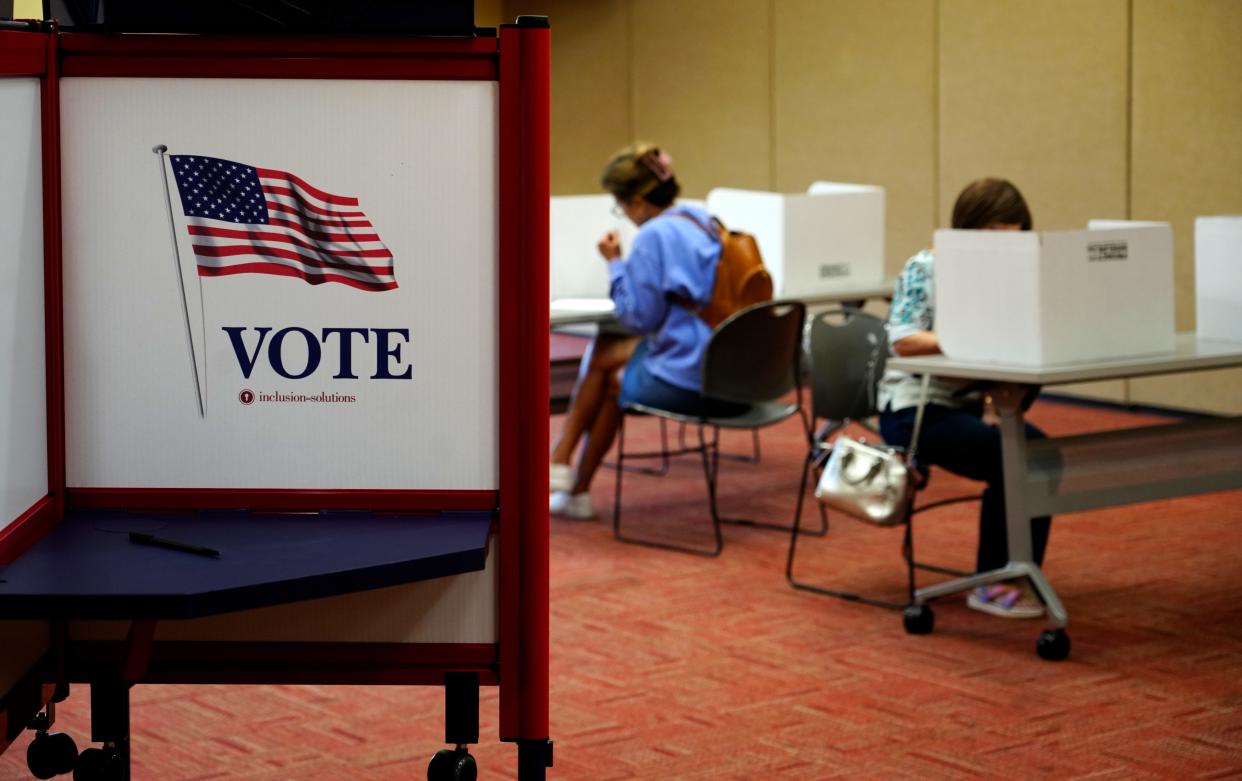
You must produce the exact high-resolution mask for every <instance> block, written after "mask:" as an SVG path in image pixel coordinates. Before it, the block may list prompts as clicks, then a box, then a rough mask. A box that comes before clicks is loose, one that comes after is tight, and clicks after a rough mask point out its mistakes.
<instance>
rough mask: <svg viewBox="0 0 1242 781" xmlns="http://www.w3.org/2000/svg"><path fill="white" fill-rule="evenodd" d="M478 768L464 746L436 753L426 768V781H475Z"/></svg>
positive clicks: (477, 775)
mask: <svg viewBox="0 0 1242 781" xmlns="http://www.w3.org/2000/svg"><path fill="white" fill-rule="evenodd" d="M478 777H479V768H478V766H477V765H475V763H474V757H472V756H470V752H469V751H467V750H466V747H465V746H458V747H457V748H455V749H452V748H445V749H440V750H439V751H437V752H436V755H435V756H434V757H432V758H431V764H430V765H428V766H427V781H475V779H477V778H478Z"/></svg>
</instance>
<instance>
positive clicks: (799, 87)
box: [772, 0, 936, 274]
mask: <svg viewBox="0 0 1242 781" xmlns="http://www.w3.org/2000/svg"><path fill="white" fill-rule="evenodd" d="M935 9H936V6H935V3H934V2H932V0H917V2H910V1H909V0H876V2H869V3H858V2H854V0H778V2H776V4H775V14H774V18H773V36H772V40H773V44H772V45H773V52H774V54H773V131H774V132H773V150H772V153H773V168H774V172H775V182H774V184H775V188H774V189H776V190H779V191H783V192H799V191H802V190H805V189H806V187H807V185H809V184H810V183H811V182H813V181H815V180H816V179H829V180H835V181H846V182H863V183H867V184H879V185H883V186H884V188H885V190H886V198H887V216H886V219H887V234H888V235H887V241H886V247H885V250H886V254H887V267H888V271H889V272H890V273H894V274H895V273H896V272H897V271H899V270H900V269H901V265H902V264H903V263H904V262H905V260H906V258H908V257H909V256H910V255H912V254H913V253H914V252H916V251H918V250H919V249H921V248H923V247H926V246H928V244H929V242H930V241H931V232H932V229H933V228H934V227H935V224H934V223H935V214H934V210H933V208H932V199H933V198H934V192H935V150H936V142H935V111H936V98H935V95H936V72H935V48H934V44H935V21H936V20H935Z"/></svg>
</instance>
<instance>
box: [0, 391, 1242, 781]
mask: <svg viewBox="0 0 1242 781" xmlns="http://www.w3.org/2000/svg"><path fill="white" fill-rule="evenodd" d="M1032 419H1033V420H1034V421H1035V422H1036V423H1038V424H1039V425H1041V426H1042V427H1044V428H1045V429H1046V430H1047V431H1049V432H1050V433H1068V432H1073V431H1087V430H1097V429H1105V428H1111V427H1118V426H1124V425H1133V424H1134V423H1136V422H1140V421H1143V420H1145V419H1144V418H1142V417H1140V416H1137V415H1129V414H1123V413H1118V412H1112V411H1104V410H1099V409H1090V408H1085V407H1077V406H1067V405H1061V404H1055V403H1049V402H1040V403H1039V404H1037V405H1036V407H1035V409H1034V410H1033V413H1032ZM559 427H560V421H559V419H556V418H554V419H553V421H552V430H553V432H554V433H555V432H556V431H558V430H559ZM633 431H634V432H635V433H636V434H637V437H636V439H637V440H638V441H637V442H636V444H638V445H643V444H646V445H650V444H652V443H653V442H654V431H655V427H654V423H652V422H651V421H639V422H638V423H637V424H636V425H635V426H634V427H633ZM727 442H728V443H729V445H730V448H731V449H734V450H738V451H745V450H746V449H747V447H748V445H749V441H748V439H747V438H746V437H745V436H735V437H732V438H730V439H728V440H727ZM762 443H763V458H762V462H761V463H760V464H758V465H749V464H743V463H737V462H725V464H724V466H723V470H724V473H723V475H722V484H721V497H720V501H721V504H722V507H723V508H724V509H726V510H727V511H730V512H735V513H737V514H744V515H750V516H753V517H767V518H771V519H774V520H783V519H786V518H787V517H788V516H789V514H790V513H791V511H792V508H793V500H794V491H795V484H796V480H797V477H798V468H799V465H800V459H801V457H802V453H801V444H800V443H801V433H800V430H799V429H798V427H797V424H795V423H793V422H790V423H786V424H783V425H782V426H780V427H778V428H775V429H771V430H769V431H768V432H765V433H764V435H763V438H762ZM612 478H613V473H612V472H609V471H605V472H601V474H600V479H599V480H598V481H597V485H596V486H595V491H594V495H595V498H596V502H597V504H598V505H599V506H600V507H601V508H609V507H610V506H611V498H612V495H613V488H612ZM970 488H971V484H970V483H967V482H964V481H960V480H957V479H955V478H953V477H951V476H949V475H946V474H943V473H936V474H935V475H934V476H933V479H932V485H931V487H930V488H929V491H928V492H927V494H926V496H927V498H929V499H930V498H935V497H938V496H948V495H952V494H957V493H960V492H962V491H964V490H968V489H970ZM625 496H626V508H627V516H626V517H627V519H628V518H632V519H634V520H635V522H636V524H646V525H647V526H648V529H647V530H648V531H650V532H652V533H669V534H674V535H678V536H679V538H681V539H688V536H689V535H693V534H695V533H706V532H707V527H706V526H705V525H703V524H704V514H705V504H704V502H705V496H704V492H703V485H702V472H701V469H700V468H699V465H698V462H696V461H694V460H693V459H690V458H683V459H680V460H679V461H677V462H675V464H674V466H673V469H672V471H671V473H670V474H669V475H668V476H666V477H663V478H653V477H643V476H638V475H627V476H626V484H625ZM974 511H975V510H974V508H973V507H972V506H969V505H968V506H965V507H960V508H955V509H948V510H945V511H943V512H941V513H939V514H938V515H935V516H932V515H929V516H927V517H926V518H924V519H923V520H922V521H921V522H920V524H919V527H918V530H919V532H918V537H917V539H918V543H919V548H920V552H921V553H922V554H923V557H925V558H927V559H929V560H935V561H938V562H940V563H945V564H949V565H957V566H961V567H967V566H969V564H970V562H971V561H973V549H974V517H973V514H974ZM601 515H602V516H603V519H602V520H599V521H595V522H568V521H559V520H554V521H553V528H552V532H553V534H552V737H553V739H554V740H555V741H556V767H555V768H554V770H553V771H551V776H550V777H551V778H557V779H584V780H590V781H596V780H598V781H604V780H607V779H617V780H620V779H674V778H684V779H766V778H788V779H829V778H840V779H934V778H944V779H959V778H961V779H973V778H1005V779H1043V778H1056V779H1086V778H1091V779H1175V778H1176V779H1183V778H1195V779H1224V778H1242V494H1239V493H1236V492H1235V493H1223V494H1214V495H1207V496H1201V497H1192V498H1187V499H1180V500H1177V501H1168V502H1160V503H1153V504H1145V505H1135V506H1130V507H1122V508H1116V509H1110V510H1102V511H1096V512H1091V513H1081V514H1075V515H1071V516H1064V517H1061V518H1059V519H1058V520H1057V521H1056V522H1055V525H1054V528H1053V533H1052V541H1051V544H1050V548H1049V555H1048V561H1047V563H1046V571H1047V573H1048V575H1049V577H1050V578H1051V580H1052V582H1053V583H1054V585H1055V586H1056V588H1057V590H1058V592H1059V593H1060V595H1061V597H1062V599H1063V600H1064V601H1065V603H1066V606H1067V608H1068V609H1069V611H1070V615H1071V622H1070V634H1071V637H1072V639H1073V653H1072V656H1071V657H1070V659H1069V660H1068V661H1066V662H1062V663H1048V662H1043V661H1041V660H1039V659H1038V658H1037V657H1036V656H1035V654H1034V642H1035V638H1036V636H1037V635H1038V633H1039V630H1040V629H1041V628H1042V623H1041V622H1039V621H1026V622H1021V621H1006V620H1003V619H998V618H992V617H989V616H986V615H982V614H979V613H976V612H974V611H971V610H968V609H966V608H965V607H964V606H963V604H962V601H961V599H960V598H950V599H946V600H944V601H942V602H941V603H939V604H938V605H937V607H936V614H937V621H936V631H935V633H934V634H932V635H929V636H925V637H913V636H908V635H906V634H905V632H904V631H903V630H902V628H901V620H900V617H899V615H898V614H896V613H892V612H887V611H882V610H877V609H874V608H868V607H864V606H860V605H856V604H848V603H843V602H838V601H835V600H827V599H824V598H820V597H816V596H812V595H808V594H805V593H800V592H796V591H794V590H792V589H790V588H789V587H788V586H787V585H786V584H785V581H784V577H783V567H784V557H785V552H786V549H787V545H788V537H787V536H786V535H782V534H778V533H774V532H766V531H758V530H750V529H744V528H729V529H727V530H726V547H725V550H724V553H723V554H722V555H721V557H720V558H718V559H700V558H697V557H692V556H686V555H682V554H677V553H668V552H663V551H657V550H651V549H646V548H641V547H635V546H628V545H622V544H619V543H617V542H614V541H613V540H612V538H611V529H610V526H609V524H608V522H607V519H608V518H609V517H610V515H609V511H608V510H606V509H605V510H604V511H603V512H602V513H601ZM807 520H810V518H809V517H808V519H807ZM640 530H641V529H640V528H639V527H637V526H636V528H635V531H636V532H638V531H640ZM899 544H900V539H899V533H898V532H897V531H893V530H882V529H875V528H871V527H867V526H864V525H863V524H860V523H857V522H854V521H851V520H849V519H844V518H838V519H834V520H833V525H832V530H831V533H830V534H829V536H828V537H827V538H825V539H823V540H811V541H810V542H808V543H807V544H806V545H805V546H804V547H803V548H802V549H801V550H802V553H804V554H805V556H804V557H801V558H800V562H799V564H800V574H801V575H802V576H803V577H804V578H807V579H819V580H822V581H825V582H828V581H831V582H832V583H834V584H837V585H841V586H846V587H850V588H855V589H860V590H869V591H877V592H881V593H887V594H889V595H891V596H894V597H898V596H900V593H901V573H902V570H901V566H900V558H899ZM88 706H89V697H88V696H87V691H86V688H85V687H76V688H75V690H74V696H73V697H72V698H71V699H70V700H69V701H68V702H67V703H65V704H64V705H63V706H62V707H61V710H60V719H59V723H58V726H59V728H61V729H64V730H66V731H68V732H70V733H72V734H74V736H75V737H76V738H78V740H79V744H83V743H85V737H84V736H85V732H86V731H87V728H88V720H87V709H88ZM482 718H483V738H482V741H483V742H482V744H481V745H480V746H478V747H477V748H476V750H475V752H474V753H475V754H476V756H477V757H478V758H479V761H480V766H481V778H484V779H490V778H496V779H505V778H513V777H514V775H515V774H514V765H515V750H514V748H513V747H512V746H510V745H507V744H498V743H496V742H495V740H496V696H495V691H494V690H492V689H488V690H485V691H484V697H483V703H482ZM441 720H442V697H441V692H440V690H438V689H409V688H382V687H356V688H347V687H291V686H254V687H205V686H180V687H174V686H168V687H138V688H137V689H135V693H134V707H133V729H134V743H135V749H134V750H135V778H136V779H141V780H142V781H148V780H150V781H207V780H208V779H212V780H215V779H220V780H223V779H229V780H231V781H234V780H235V781H241V780H243V779H244V780H245V781H276V780H277V779H281V780H284V779H299V780H301V779H306V780H307V781H310V780H312V779H314V780H316V781H329V780H334V779H348V780H349V781H370V780H372V779H374V780H375V781H390V780H391V781H396V780H397V779H401V780H402V781H409V780H410V779H418V778H423V777H425V776H424V774H425V767H426V761H427V759H428V758H429V757H430V755H431V754H432V753H433V752H434V751H435V750H436V749H438V748H440V747H441V745H440V744H439V737H440V735H441V732H442V721H441ZM26 745H27V738H22V739H21V740H19V741H18V742H17V743H16V744H15V745H14V746H13V747H12V748H11V749H10V750H9V751H8V752H7V753H6V754H5V755H3V756H0V779H3V780H4V781H8V780H9V779H26V778H29V775H28V773H26V771H25V769H24V755H25V749H26Z"/></svg>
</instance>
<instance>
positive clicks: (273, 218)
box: [169, 155, 397, 291]
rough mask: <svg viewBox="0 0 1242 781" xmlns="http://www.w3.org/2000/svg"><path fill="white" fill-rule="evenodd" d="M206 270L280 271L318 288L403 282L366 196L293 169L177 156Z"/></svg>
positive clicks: (174, 162)
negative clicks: (362, 201) (324, 185)
mask: <svg viewBox="0 0 1242 781" xmlns="http://www.w3.org/2000/svg"><path fill="white" fill-rule="evenodd" d="M169 160H170V163H171V167H172V172H173V177H174V178H175V179H176V182H177V190H178V192H179V193H180V195H181V206H182V208H183V210H184V211H185V216H186V218H187V221H188V229H189V232H190V238H191V243H192V245H193V247H194V256H195V258H196V259H197V261H198V273H199V276H203V277H220V276H227V275H231V274H275V275H278V276H286V277H297V278H298V279H302V280H305V281H306V282H309V283H310V284H312V285H319V284H322V283H324V282H339V283H341V284H343V285H349V286H351V287H355V288H359V289H361V290H372V291H381V290H392V289H394V288H396V287H397V278H396V276H395V274H394V271H393V258H392V253H391V252H389V251H388V248H387V247H385V246H384V244H383V242H382V241H380V237H379V234H377V233H376V232H375V228H374V226H373V225H371V221H370V220H368V219H367V215H366V214H365V213H363V211H362V210H361V209H359V208H358V199H357V198H350V197H347V196H342V195H333V194H331V193H328V192H324V191H323V190H320V189H317V188H315V187H312V186H311V185H310V184H308V183H307V182H306V181H305V180H303V179H301V178H300V177H297V176H295V175H293V174H291V173H288V172H286V171H277V170H274V169H271V168H258V167H255V166H251V165H246V164H244V163H237V162H233V161H231V160H221V159H220V158H216V157H202V156H199V155H170V156H169Z"/></svg>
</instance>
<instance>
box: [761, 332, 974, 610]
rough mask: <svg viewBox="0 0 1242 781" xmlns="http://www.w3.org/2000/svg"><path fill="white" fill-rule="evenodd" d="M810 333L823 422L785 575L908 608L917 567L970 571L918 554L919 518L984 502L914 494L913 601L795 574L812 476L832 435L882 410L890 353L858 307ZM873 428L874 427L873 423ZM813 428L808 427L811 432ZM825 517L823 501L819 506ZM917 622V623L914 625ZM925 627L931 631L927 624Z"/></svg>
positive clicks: (910, 539) (814, 438) (812, 447)
mask: <svg viewBox="0 0 1242 781" xmlns="http://www.w3.org/2000/svg"><path fill="white" fill-rule="evenodd" d="M809 330H810V338H809V349H808V352H809V371H810V377H811V381H810V385H811V420H812V422H813V423H814V422H818V421H823V422H822V424H821V425H820V428H819V429H818V430H817V431H815V432H814V433H813V434H810V435H808V441H807V445H808V447H807V454H806V460H805V461H804V462H803V465H802V481H801V483H800V484H799V489H798V500H797V506H796V510H795V511H794V523H793V526H792V529H791V532H790V538H789V553H788V556H787V557H786V560H785V578H786V580H788V581H789V584H790V585H791V586H793V587H794V588H796V589H801V590H803V591H810V592H813V593H816V594H822V595H824V596H830V597H836V598H838V599H845V600H849V601H851V602H861V603H863V604H867V605H874V606H877V607H885V608H891V609H895V610H904V609H905V608H907V607H909V606H911V605H912V604H913V603H914V590H915V570H916V569H922V570H927V571H930V572H937V573H940V574H944V575H952V576H959V577H960V576H962V575H965V574H967V573H964V572H959V571H957V570H953V569H949V568H947V567H940V566H937V565H934V564H924V563H921V562H918V561H916V560H915V558H914V534H913V524H912V523H911V521H912V519H913V517H914V516H915V515H918V514H920V513H923V512H926V511H928V510H931V509H934V508H937V507H944V506H946V505H950V504H960V503H962V502H970V501H978V500H979V498H980V497H979V495H978V494H972V495H970V496H957V497H953V498H950V499H941V500H939V501H935V502H930V503H928V504H924V505H920V506H917V507H916V506H915V505H914V501H915V496H917V491H914V492H912V493H911V497H910V500H909V503H908V504H907V505H906V511H905V518H904V519H903V521H902V522H901V524H900V525H901V526H902V527H904V535H903V540H902V546H901V551H902V558H904V559H905V562H906V583H907V592H908V593H907V601H906V602H904V603H902V602H893V601H889V600H883V599H876V598H873V597H869V596H863V595H861V594H855V593H852V592H848V591H838V590H836V589H831V588H826V587H824V586H819V585H814V584H811V583H806V582H803V581H800V580H798V579H797V578H796V577H795V575H794V560H795V558H796V557H797V551H798V536H799V525H800V524H799V522H800V520H801V518H802V505H803V502H804V498H805V496H806V488H807V478H808V477H809V476H810V475H811V474H812V473H815V474H818V473H819V471H820V470H821V469H822V468H823V465H824V462H825V461H827V458H828V454H829V453H830V452H831V451H832V442H831V440H832V437H833V436H834V435H835V434H837V433H838V432H840V431H841V430H842V429H844V428H845V427H846V426H848V425H849V424H850V423H851V422H859V423H863V424H864V425H868V422H869V420H870V419H871V418H873V417H874V416H875V415H877V414H878V412H879V410H878V409H877V407H876V393H877V390H878V385H879V381H880V378H881V377H883V376H884V364H885V362H886V361H887V358H888V334H887V332H886V330H885V328H884V322H883V321H882V320H880V319H879V318H878V317H875V316H873V315H870V314H867V313H866V312H860V311H857V310H854V309H848V308H841V309H833V310H829V311H827V312H823V313H821V314H819V315H817V316H816V317H815V318H814V319H813V320H811V324H810V329H809ZM868 427H869V428H871V430H872V431H874V430H875V429H874V427H872V426H869V425H868ZM809 430H811V429H808V431H809ZM912 466H913V467H914V470H915V474H916V483H915V485H916V488H923V487H924V486H925V485H926V484H927V471H926V470H925V469H923V468H920V467H919V466H918V465H917V464H914V465H912ZM817 506H818V507H819V511H820V513H821V516H822V515H823V513H824V508H823V505H819V504H818V503H817ZM924 615H926V616H930V613H929V612H928V613H923V612H920V613H919V614H918V616H914V615H913V614H911V613H908V614H907V629H909V630H910V631H911V632H913V633H916V634H918V633H922V631H920V630H923V627H922V625H921V623H920V622H921V621H925V620H926V619H925V618H922V616H924ZM912 622H913V624H912ZM924 631H931V627H930V626H927V627H926V629H925V630H924Z"/></svg>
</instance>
